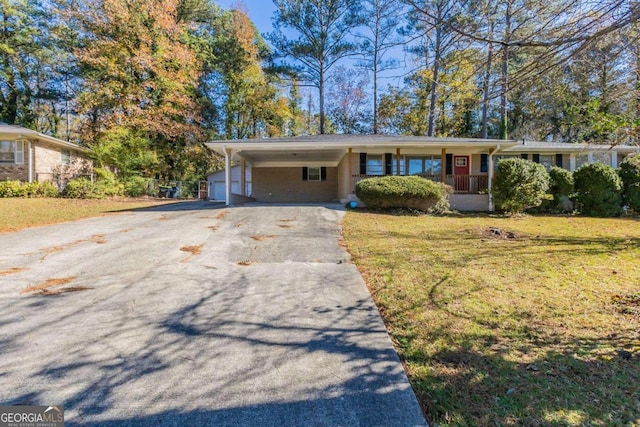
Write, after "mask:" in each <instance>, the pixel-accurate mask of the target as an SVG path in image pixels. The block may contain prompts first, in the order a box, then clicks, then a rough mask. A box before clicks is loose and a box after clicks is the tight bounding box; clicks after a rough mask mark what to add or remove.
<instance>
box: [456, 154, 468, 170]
mask: <svg viewBox="0 0 640 427" xmlns="http://www.w3.org/2000/svg"><path fill="white" fill-rule="evenodd" d="M456 167H459V168H466V167H467V158H466V157H456Z"/></svg>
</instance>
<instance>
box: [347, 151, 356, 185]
mask: <svg viewBox="0 0 640 427" xmlns="http://www.w3.org/2000/svg"><path fill="white" fill-rule="evenodd" d="M352 154H353V148H351V147H349V151H348V152H347V167H348V168H349V180H348V181H347V182H348V183H349V194H353V192H354V191H355V190H356V189H355V186H354V185H353V163H352V162H353V160H352V159H351V157H352Z"/></svg>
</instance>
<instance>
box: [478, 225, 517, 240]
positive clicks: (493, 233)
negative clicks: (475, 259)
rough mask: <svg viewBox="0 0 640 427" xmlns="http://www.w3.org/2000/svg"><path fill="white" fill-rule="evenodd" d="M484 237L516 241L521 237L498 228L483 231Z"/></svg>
mask: <svg viewBox="0 0 640 427" xmlns="http://www.w3.org/2000/svg"><path fill="white" fill-rule="evenodd" d="M482 235H483V237H487V238H490V239H506V240H515V239H517V238H519V237H520V236H518V235H517V234H516V233H514V232H513V231H507V230H503V229H501V228H497V227H489V228H486V229H484V230H482Z"/></svg>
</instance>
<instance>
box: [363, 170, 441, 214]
mask: <svg viewBox="0 0 640 427" xmlns="http://www.w3.org/2000/svg"><path fill="white" fill-rule="evenodd" d="M451 192H452V190H451V187H448V186H446V185H444V184H440V183H436V182H433V181H430V180H428V179H425V178H421V177H419V176H381V177H375V178H367V179H363V180H362V181H360V182H358V183H357V184H356V196H358V198H359V199H360V200H361V201H362V202H364V203H365V204H366V205H367V207H370V208H378V209H390V208H404V209H416V210H420V211H425V212H428V211H444V210H446V209H448V207H449V200H448V196H449V194H451Z"/></svg>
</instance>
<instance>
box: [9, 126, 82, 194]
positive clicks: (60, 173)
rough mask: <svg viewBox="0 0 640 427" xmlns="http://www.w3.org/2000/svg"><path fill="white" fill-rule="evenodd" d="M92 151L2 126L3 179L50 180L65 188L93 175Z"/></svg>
mask: <svg viewBox="0 0 640 427" xmlns="http://www.w3.org/2000/svg"><path fill="white" fill-rule="evenodd" d="M88 153H89V150H88V149H86V148H84V147H80V146H79V145H77V144H74V143H72V142H67V141H63V140H61V139H58V138H54V137H52V136H49V135H44V134H42V133H39V132H36V131H33V130H31V129H27V128H24V127H20V126H13V125H6V124H0V180H6V179H11V180H19V181H26V182H33V181H49V182H52V183H54V184H57V185H58V187H60V188H62V187H64V185H65V184H66V183H67V182H68V181H69V180H70V179H73V178H76V177H78V176H89V175H90V174H91V170H92V167H93V162H92V161H91V160H90V159H89V157H88Z"/></svg>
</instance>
